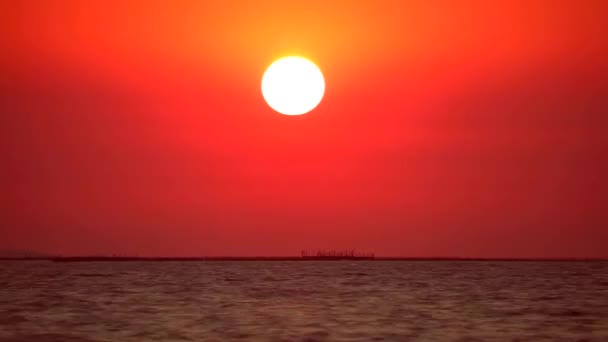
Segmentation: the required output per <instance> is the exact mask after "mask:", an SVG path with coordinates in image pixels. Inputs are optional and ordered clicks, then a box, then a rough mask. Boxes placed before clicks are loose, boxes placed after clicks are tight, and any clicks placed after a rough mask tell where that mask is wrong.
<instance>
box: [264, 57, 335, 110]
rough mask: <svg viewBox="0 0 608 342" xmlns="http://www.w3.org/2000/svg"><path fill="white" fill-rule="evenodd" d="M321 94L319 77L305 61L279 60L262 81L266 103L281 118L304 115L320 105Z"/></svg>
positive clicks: (323, 91) (322, 80)
mask: <svg viewBox="0 0 608 342" xmlns="http://www.w3.org/2000/svg"><path fill="white" fill-rule="evenodd" d="M323 93H325V80H324V79H323V74H322V73H321V70H319V68H318V67H317V66H316V65H315V64H314V63H313V62H311V61H309V60H308V59H306V58H302V57H293V56H292V57H284V58H281V59H279V60H277V61H275V62H274V63H272V64H271V65H270V66H269V67H268V69H266V72H265V73H264V76H263V77H262V95H263V96H264V99H265V100H266V103H268V105H269V106H270V108H272V109H274V110H276V111H277V112H279V113H281V114H285V115H300V114H306V113H308V112H310V111H311V110H313V109H314V108H315V107H316V106H317V105H318V104H319V102H321V99H322V98H323Z"/></svg>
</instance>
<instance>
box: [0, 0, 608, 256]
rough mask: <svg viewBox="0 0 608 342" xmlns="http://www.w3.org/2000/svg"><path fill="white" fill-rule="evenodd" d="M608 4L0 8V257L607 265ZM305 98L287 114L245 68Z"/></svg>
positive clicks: (54, 4)
mask: <svg viewBox="0 0 608 342" xmlns="http://www.w3.org/2000/svg"><path fill="white" fill-rule="evenodd" d="M606 13H608V2H607V1H593V0H590V1H580V2H576V1H549V0H539V1H493V2H491V3H489V2H488V3H484V2H476V3H468V4H467V5H466V6H465V5H463V4H458V3H457V2H446V3H444V4H442V5H441V6H440V5H437V4H432V3H429V2H402V1H381V2H371V1H368V2H366V1H362V2H359V3H354V2H352V3H351V2H348V3H345V4H342V3H338V2H328V1H310V2H298V3H286V2H284V1H267V2H263V3H259V4H257V5H254V4H252V3H250V2H245V1H242V2H231V3H230V4H228V3H222V2H215V3H212V2H195V1H183V2H179V3H172V2H154V3H151V2H149V1H143V0H142V1H139V0H134V1H125V2H112V1H108V2H95V1H86V2H85V1H70V0H64V1H51V0H49V1H39V2H36V5H35V6H32V5H31V4H30V3H29V2H21V1H2V2H0V50H1V51H2V54H1V56H0V75H2V77H0V115H1V116H0V189H2V190H1V192H0V250H20V249H23V250H34V251H40V252H44V253H50V254H65V255H92V254H93V255H94V254H105V255H111V254H117V255H141V256H158V255H162V256H199V255H204V256H220V255H238V256H258V255H294V254H297V253H299V251H300V250H302V249H306V250H310V249H343V248H355V249H358V250H365V251H374V252H375V253H376V254H377V255H381V256H404V257H434V256H454V257H480V258H489V257H499V258H552V257H555V258H564V257H566V258H568V257H572V258H586V257H589V258H608V210H607V209H608V208H607V204H606V194H608V180H607V178H606V177H607V176H606V175H608V161H607V156H608V134H607V132H606V129H607V128H608V124H607V123H608V120H607V113H608V35H606V34H605V31H606V29H605V26H606V23H605V19H606V18H605V17H606ZM290 55H298V56H304V57H306V58H309V59H310V60H312V61H314V63H315V64H316V65H317V66H319V68H320V69H321V70H322V72H323V75H324V77H325V81H326V90H325V95H324V97H323V99H322V101H321V103H320V104H319V105H318V107H317V108H315V109H314V110H312V111H311V112H310V113H308V114H305V115H302V116H298V117H288V116H284V115H280V114H278V113H276V112H274V111H273V110H272V109H271V108H269V107H268V105H267V104H266V103H265V101H264V99H263V97H262V94H261V89H260V82H261V78H262V74H263V73H264V70H265V69H266V68H267V67H268V65H270V63H272V62H273V61H274V60H276V59H278V58H280V57H283V56H290Z"/></svg>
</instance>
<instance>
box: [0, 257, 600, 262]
mask: <svg viewBox="0 0 608 342" xmlns="http://www.w3.org/2000/svg"><path fill="white" fill-rule="evenodd" d="M340 260H342V261H365V260H367V261H478V262H479V261H485V262H506V261H527V262H546V261H554V262H574V261H578V262H589V261H608V259H601V258H459V257H375V258H374V259H373V260H370V259H369V258H361V259H358V258H327V259H310V258H302V257H300V256H253V257H243V256H208V257H130V256H59V257H4V258H2V257H0V261H52V262H167V261H172V262H202V261H340Z"/></svg>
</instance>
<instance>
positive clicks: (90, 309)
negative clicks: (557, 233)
mask: <svg viewBox="0 0 608 342" xmlns="http://www.w3.org/2000/svg"><path fill="white" fill-rule="evenodd" d="M233 340H244V341H374V340H378V341H410V340H414V341H417V340H420V341H491V340H496V341H510V340H521V341H527V340H530V341H538V340H551V341H580V340H590V341H608V263H606V262H472V261H464V262H463V261H460V262H450V261H434V262H433V261H409V262H398V261H331V262H328V261H325V262H323V261H320V262H315V261H299V262H298V261H295V262H294V261H292V262H279V261H276V262H275V261H262V262H254V261H246V262H219V261H213V262H209V261H207V262H105V263H104V262H101V263H94V262H90V263H89V262H87V263H53V262H0V341H3V342H6V341H68V342H70V341H71V342H75V341H82V342H85V341H233Z"/></svg>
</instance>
